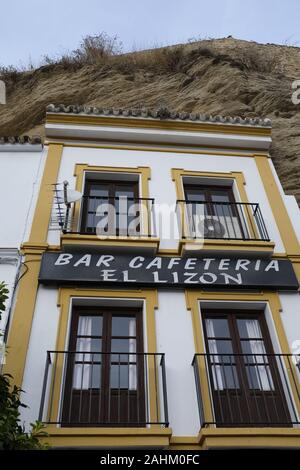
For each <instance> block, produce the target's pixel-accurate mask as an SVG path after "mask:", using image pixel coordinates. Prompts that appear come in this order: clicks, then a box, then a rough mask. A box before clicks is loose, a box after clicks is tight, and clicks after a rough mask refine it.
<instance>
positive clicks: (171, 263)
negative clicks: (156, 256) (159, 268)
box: [168, 258, 181, 269]
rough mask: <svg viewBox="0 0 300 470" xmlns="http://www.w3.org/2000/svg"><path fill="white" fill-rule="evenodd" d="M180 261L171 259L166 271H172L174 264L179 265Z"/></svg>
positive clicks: (179, 259)
mask: <svg viewBox="0 0 300 470" xmlns="http://www.w3.org/2000/svg"><path fill="white" fill-rule="evenodd" d="M180 261H181V258H171V259H170V261H169V264H168V269H172V268H173V266H174V264H179V263H180Z"/></svg>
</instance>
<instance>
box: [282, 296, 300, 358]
mask: <svg viewBox="0 0 300 470" xmlns="http://www.w3.org/2000/svg"><path fill="white" fill-rule="evenodd" d="M279 297H280V301H281V305H282V312H281V320H282V322H283V327H284V330H285V333H286V336H287V340H288V343H289V348H290V351H291V353H297V354H300V294H299V293H288V292H285V293H280V295H279Z"/></svg>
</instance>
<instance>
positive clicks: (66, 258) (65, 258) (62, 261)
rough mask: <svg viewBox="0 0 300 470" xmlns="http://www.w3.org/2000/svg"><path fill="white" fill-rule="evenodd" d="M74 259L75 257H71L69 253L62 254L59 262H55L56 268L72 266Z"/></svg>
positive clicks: (58, 259)
mask: <svg viewBox="0 0 300 470" xmlns="http://www.w3.org/2000/svg"><path fill="white" fill-rule="evenodd" d="M72 258H73V255H70V254H69V253H61V254H60V255H59V257H58V258H57V260H56V261H55V263H54V265H55V266H63V265H64V264H70V261H71V259H72Z"/></svg>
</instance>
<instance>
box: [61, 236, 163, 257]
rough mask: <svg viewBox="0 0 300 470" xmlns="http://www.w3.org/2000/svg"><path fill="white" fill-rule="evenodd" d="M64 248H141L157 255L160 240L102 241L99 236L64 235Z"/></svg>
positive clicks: (62, 237)
mask: <svg viewBox="0 0 300 470" xmlns="http://www.w3.org/2000/svg"><path fill="white" fill-rule="evenodd" d="M61 245H62V246H70V245H71V246H84V247H85V248H87V247H88V246H97V247H107V249H110V248H111V247H120V246H122V247H128V248H130V247H139V248H146V249H152V250H153V252H155V253H156V251H157V249H158V245H159V238H155V237H153V238H152V237H149V238H146V237H113V236H109V237H108V238H107V239H105V240H101V238H98V237H97V235H77V234H68V233H67V234H63V235H62V236H61Z"/></svg>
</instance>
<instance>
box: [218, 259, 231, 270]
mask: <svg viewBox="0 0 300 470" xmlns="http://www.w3.org/2000/svg"><path fill="white" fill-rule="evenodd" d="M229 263H230V259H221V261H220V263H219V270H220V271H222V270H224V271H225V270H227V269H229Z"/></svg>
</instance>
